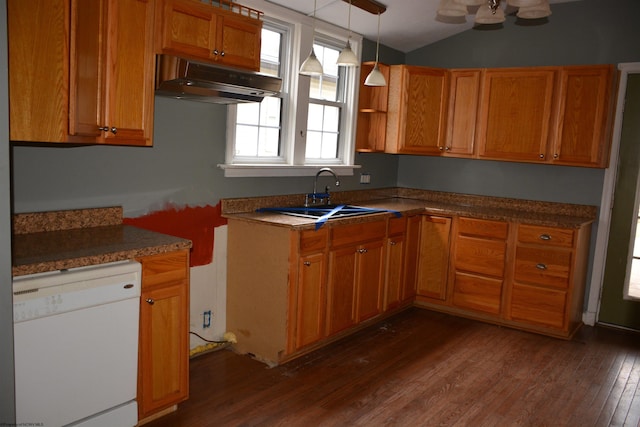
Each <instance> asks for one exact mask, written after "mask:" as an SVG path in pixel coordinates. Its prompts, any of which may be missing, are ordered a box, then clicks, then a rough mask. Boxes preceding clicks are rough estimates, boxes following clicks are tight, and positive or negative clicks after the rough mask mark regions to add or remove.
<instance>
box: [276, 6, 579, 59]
mask: <svg viewBox="0 0 640 427" xmlns="http://www.w3.org/2000/svg"><path fill="white" fill-rule="evenodd" d="M267 1H269V2H270V3H275V4H278V5H281V6H284V7H287V8H289V9H292V10H295V11H297V12H300V13H303V14H305V15H313V2H314V0H267ZM316 1H317V10H316V18H317V19H320V20H322V21H326V22H330V23H333V24H335V25H338V26H340V27H343V28H347V26H348V25H347V21H348V16H349V3H348V0H347V1H346V2H345V1H344V0H316ZM376 1H377V2H378V3H381V4H383V5H385V6H386V7H387V10H386V12H384V13H383V14H382V15H381V17H380V43H382V44H384V45H386V46H389V47H392V48H394V49H396V50H399V51H401V52H405V53H406V52H409V51H412V50H414V49H417V48H419V47H422V46H425V45H428V44H431V43H434V42H436V41H438V40H441V39H444V38H447V37H450V36H453V35H455V34H457V33H459V32H462V31H466V30H468V29H470V28H471V27H472V26H473V15H467V19H466V22H465V23H461V24H451V23H444V22H439V21H437V20H436V17H437V10H438V5H439V4H440V0H376ZM571 1H579V0H549V3H550V4H551V5H553V4H554V3H567V2H571ZM507 12H509V11H508V10H507ZM551 12H552V13H553V6H552V7H551ZM549 19H553V15H552V16H551V18H549ZM351 29H352V30H353V31H354V32H355V33H358V34H362V35H363V36H364V37H365V38H367V39H369V40H375V39H376V37H377V29H378V19H377V16H376V15H373V14H371V13H368V12H365V11H363V10H361V9H358V8H356V7H352V9H351Z"/></svg>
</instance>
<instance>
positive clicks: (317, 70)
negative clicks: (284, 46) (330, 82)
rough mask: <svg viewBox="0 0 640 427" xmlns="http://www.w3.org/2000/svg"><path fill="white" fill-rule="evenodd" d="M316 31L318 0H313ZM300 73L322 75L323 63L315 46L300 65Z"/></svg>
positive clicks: (314, 29) (314, 28)
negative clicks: (317, 54)
mask: <svg viewBox="0 0 640 427" xmlns="http://www.w3.org/2000/svg"><path fill="white" fill-rule="evenodd" d="M315 32H316V0H313V33H314V34H315ZM299 72H300V74H304V75H305V76H318V75H322V74H323V71H322V64H321V63H320V61H319V60H318V57H317V56H316V53H315V51H314V50H313V47H311V52H310V53H309V56H308V57H307V59H305V60H304V62H303V63H302V65H301V66H300V71H299Z"/></svg>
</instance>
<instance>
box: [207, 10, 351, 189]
mask: <svg viewBox="0 0 640 427" xmlns="http://www.w3.org/2000/svg"><path fill="white" fill-rule="evenodd" d="M271 7H272V5H269V6H268V8H271ZM273 8H274V9H275V10H276V11H277V12H282V10H281V9H279V8H278V7H277V6H273ZM276 15H277V14H276ZM285 15H286V16H276V17H271V16H270V14H269V11H268V10H266V11H265V18H264V19H263V29H262V49H261V63H260V71H261V72H262V73H266V74H270V75H274V76H278V77H280V78H282V81H283V86H282V91H281V93H280V94H279V95H277V96H273V97H267V98H265V99H264V100H263V101H262V102H260V103H241V104H234V105H230V106H229V107H228V118H227V152H226V160H225V162H226V163H225V164H224V165H220V167H222V168H223V169H224V170H225V176H302V175H313V174H315V172H316V171H317V169H318V166H331V167H332V168H334V170H337V171H340V172H341V174H343V175H344V174H352V173H353V168H354V167H357V166H354V165H353V159H354V154H355V150H354V148H355V123H354V122H355V108H356V105H357V99H356V96H357V81H356V80H357V78H358V72H359V70H358V69H348V68H346V67H338V66H337V65H336V60H337V57H338V54H339V53H340V50H341V49H342V47H344V45H345V41H346V36H347V33H346V31H344V30H342V29H339V28H337V27H336V28H333V27H331V26H329V25H328V24H324V23H323V24H322V25H323V28H320V29H316V31H315V33H313V34H312V31H313V28H314V27H313V26H309V25H308V24H309V18H308V17H305V16H301V15H297V14H295V13H294V12H292V11H288V12H286V13H285ZM293 15H295V17H294V16H293ZM278 19H282V20H278ZM296 20H297V21H296ZM290 23H291V24H290ZM298 23H303V25H296V24H298ZM304 24H307V25H304ZM325 27H330V28H325ZM304 40H309V41H308V42H307V43H309V44H308V45H307V47H305V46H304ZM311 43H313V48H314V51H315V53H316V55H317V57H318V59H319V60H320V62H321V63H322V65H323V71H324V74H323V75H322V76H317V77H308V76H302V75H300V74H299V73H298V64H300V63H301V62H302V60H303V59H304V57H306V55H307V54H308V53H309V51H310V50H311ZM351 44H352V47H353V48H354V50H355V51H357V50H356V49H358V48H359V46H360V40H359V39H357V38H355V40H354V37H353V36H352V37H351ZM303 56H304V57H303Z"/></svg>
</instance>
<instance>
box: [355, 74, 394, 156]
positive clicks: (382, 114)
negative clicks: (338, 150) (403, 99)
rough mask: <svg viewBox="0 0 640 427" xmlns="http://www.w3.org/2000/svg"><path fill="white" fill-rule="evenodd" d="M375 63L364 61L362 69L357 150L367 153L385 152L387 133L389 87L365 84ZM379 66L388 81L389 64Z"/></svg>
mask: <svg viewBox="0 0 640 427" xmlns="http://www.w3.org/2000/svg"><path fill="white" fill-rule="evenodd" d="M374 64H375V63H374V62H363V63H362V65H361V69H360V93H359V95H358V128H357V130H356V150H357V151H359V152H365V153H372V152H384V150H385V141H386V133H387V100H388V94H389V87H388V86H365V84H364V81H365V80H366V78H367V76H368V75H369V73H370V72H371V70H372V69H373V67H374ZM378 68H379V69H380V72H381V73H382V75H383V76H384V78H385V79H386V81H387V83H388V82H389V66H388V65H386V64H380V63H378Z"/></svg>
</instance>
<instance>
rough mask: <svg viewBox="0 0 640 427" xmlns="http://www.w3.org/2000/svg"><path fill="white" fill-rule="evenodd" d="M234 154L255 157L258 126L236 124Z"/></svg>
mask: <svg viewBox="0 0 640 427" xmlns="http://www.w3.org/2000/svg"><path fill="white" fill-rule="evenodd" d="M235 147H236V156H241V157H245V156H247V157H255V156H256V155H257V154H258V128H257V127H255V126H242V125H237V126H236V144H235Z"/></svg>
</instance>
